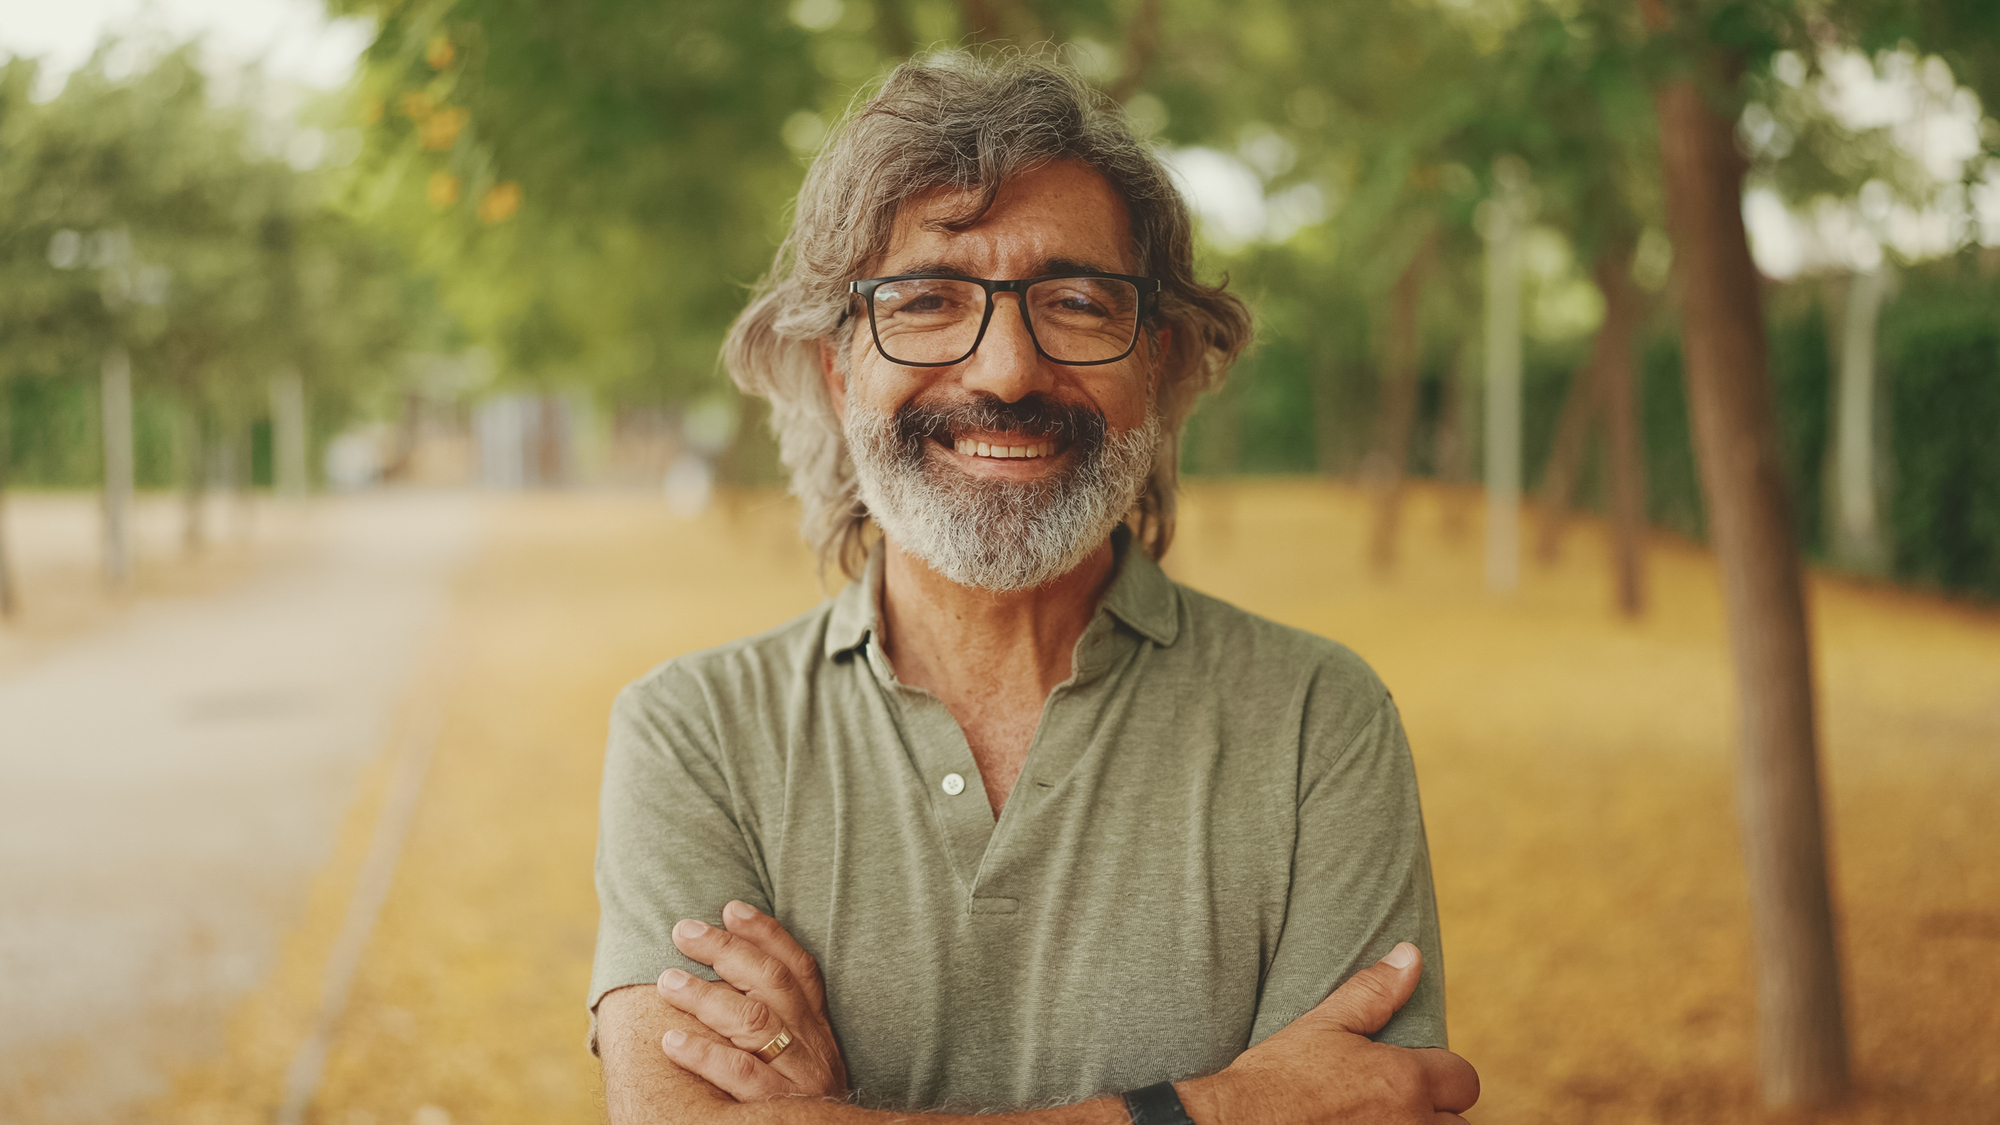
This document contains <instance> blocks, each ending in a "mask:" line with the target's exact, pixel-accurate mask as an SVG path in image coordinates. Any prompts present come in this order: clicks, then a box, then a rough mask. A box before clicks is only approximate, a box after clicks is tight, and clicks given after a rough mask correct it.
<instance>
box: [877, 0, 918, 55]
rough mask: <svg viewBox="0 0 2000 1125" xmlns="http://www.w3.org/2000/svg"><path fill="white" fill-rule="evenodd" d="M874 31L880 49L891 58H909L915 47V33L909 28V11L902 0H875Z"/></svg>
mask: <svg viewBox="0 0 2000 1125" xmlns="http://www.w3.org/2000/svg"><path fill="white" fill-rule="evenodd" d="M875 31H876V34H877V39H878V41H879V42H880V43H881V45H882V49H883V50H884V51H886V52H888V53H889V55H890V56H891V57H893V58H898V59H906V58H909V57H910V55H911V54H912V53H913V52H915V51H916V49H917V35H916V32H914V31H912V30H910V13H909V12H907V11H905V10H904V9H903V3H902V0H875Z"/></svg>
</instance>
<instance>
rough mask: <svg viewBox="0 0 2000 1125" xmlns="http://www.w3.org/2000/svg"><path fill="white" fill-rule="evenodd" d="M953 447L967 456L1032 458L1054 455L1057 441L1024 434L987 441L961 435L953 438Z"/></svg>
mask: <svg viewBox="0 0 2000 1125" xmlns="http://www.w3.org/2000/svg"><path fill="white" fill-rule="evenodd" d="M952 448H953V449H954V450H956V451H957V452H959V453H962V454H964V455H965V456H967V457H985V458H989V459H991V460H995V461H1001V460H1032V459H1034V458H1037V457H1049V456H1052V455H1054V454H1055V452H1056V443H1055V441H1054V439H1052V438H1028V437H1024V436H1016V437H1014V438H1013V439H1012V440H1007V439H1005V438H995V439H992V440H987V441H980V440H979V439H977V438H970V437H959V438H954V439H952Z"/></svg>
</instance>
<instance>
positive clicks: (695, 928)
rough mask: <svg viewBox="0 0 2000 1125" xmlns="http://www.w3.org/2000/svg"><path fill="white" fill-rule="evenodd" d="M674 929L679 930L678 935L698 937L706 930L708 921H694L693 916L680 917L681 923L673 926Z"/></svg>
mask: <svg viewBox="0 0 2000 1125" xmlns="http://www.w3.org/2000/svg"><path fill="white" fill-rule="evenodd" d="M674 929H675V930H677V931H679V932H680V935H681V936H682V937H684V938H698V937H700V936H701V935H703V934H705V933H707V932H708V923H707V922H700V921H696V920H695V919H693V918H683V919H681V924H680V925H678V926H675V927H674Z"/></svg>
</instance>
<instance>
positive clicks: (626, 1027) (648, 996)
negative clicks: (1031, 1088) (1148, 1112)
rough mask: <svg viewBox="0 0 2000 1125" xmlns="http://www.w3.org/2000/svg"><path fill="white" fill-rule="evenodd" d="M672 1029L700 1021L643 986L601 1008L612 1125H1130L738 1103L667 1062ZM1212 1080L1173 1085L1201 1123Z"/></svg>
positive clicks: (839, 1105) (1102, 1104)
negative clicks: (665, 1043)
mask: <svg viewBox="0 0 2000 1125" xmlns="http://www.w3.org/2000/svg"><path fill="white" fill-rule="evenodd" d="M677 1027H678V1028H680V1029H682V1030H685V1031H688V1032H689V1033H690V1034H697V1033H698V1032H697V1031H696V1030H695V1029H696V1027H698V1025H696V1024H694V1023H693V1021H692V1020H690V1019H688V1018H687V1017H686V1016H684V1015H682V1014H681V1013H679V1012H677V1011H675V1010H674V1009H672V1008H670V1007H668V1006H667V1005H666V1004H664V1003H662V1002H660V1000H659V999H658V997H657V995H656V994H655V993H654V991H653V990H652V989H651V988H648V987H646V986H643V985H639V986H634V987H632V988H621V989H619V990H617V991H615V992H612V993H609V994H607V995H606V996H605V997H604V999H603V1001H602V1002H601V1003H600V1004H599V1005H598V1041H599V1048H598V1049H599V1053H600V1054H601V1055H602V1056H603V1060H604V1100H605V1110H606V1115H607V1116H608V1117H609V1119H610V1121H611V1125H666V1123H674V1125H679V1123H681V1122H687V1123H689V1125H886V1123H887V1122H911V1123H913V1125H918V1123H920V1125H955V1123H960V1122H963V1123H965V1125H1128V1123H1129V1121H1130V1120H1131V1118H1130V1116H1129V1115H1128V1114H1127V1113H1126V1112H1125V1103H1124V1101H1123V1100H1122V1099H1120V1098H1117V1097H1106V1098H1093V1099H1091V1100H1090V1101H1086V1102H1078V1103H1076V1104H1074V1105H1066V1106H1055V1107H1051V1108H1048V1109H1035V1110H1023V1111H1021V1112H1017V1113H1008V1114H998V1115H994V1114H979V1115H976V1116H967V1115H959V1114H930V1113H904V1112H895V1111H889V1110H877V1109H863V1108H862V1107H860V1106H857V1105H853V1104H850V1103H847V1102H841V1101H834V1100H832V1099H828V1098H803V1097H801V1098H780V1099H777V1100H774V1101H766V1102H739V1101H737V1100H736V1099H735V1098H732V1097H730V1096H729V1095H728V1094H725V1093H723V1092H722V1091H721V1090H719V1089H717V1088H716V1087H714V1086H713V1085H710V1084H709V1083H708V1082H706V1081H704V1080H702V1079H701V1078H699V1077H697V1076H695V1075H693V1074H689V1073H688V1072H687V1071H685V1070H683V1069H681V1068H680V1067H678V1066H676V1065H674V1064H673V1063H672V1062H671V1061H670V1060H668V1058H667V1057H666V1055H665V1053H664V1052H662V1051H661V1050H660V1037H661V1036H663V1035H665V1034H666V1033H667V1032H668V1031H670V1030H673V1029H674V1028H677ZM1212 1081H1213V1080H1212V1079H1194V1080H1192V1081H1188V1082H1182V1083H1178V1084H1177V1086H1178V1089H1179V1091H1180V1094H1181V1101H1182V1103H1183V1104H1184V1105H1185V1106H1186V1107H1187V1111H1188V1115H1189V1116H1190V1117H1192V1118H1194V1120H1195V1121H1196V1122H1198V1123H1199V1125H1212V1123H1213V1122H1215V1121H1216V1120H1217V1119H1216V1118H1215V1117H1214V1116H1213V1115H1212V1114H1211V1113H1209V1112H1207V1111H1208V1110H1209V1107H1210V1105H1211V1104H1212V1098H1211V1097H1210V1091H1209V1087H1210V1085H1211V1083H1212Z"/></svg>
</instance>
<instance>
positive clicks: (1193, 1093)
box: [1174, 1071, 1226, 1125]
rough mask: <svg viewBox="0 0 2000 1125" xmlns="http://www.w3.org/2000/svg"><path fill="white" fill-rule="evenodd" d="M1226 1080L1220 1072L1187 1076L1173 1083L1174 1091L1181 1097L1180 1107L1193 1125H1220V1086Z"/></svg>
mask: <svg viewBox="0 0 2000 1125" xmlns="http://www.w3.org/2000/svg"><path fill="white" fill-rule="evenodd" d="M1225 1081H1226V1079H1224V1077H1223V1075H1222V1073H1221V1072H1219V1071H1218V1072H1217V1073H1215V1074H1211V1075H1208V1076H1206V1077H1203V1078H1189V1079H1185V1080H1183V1081H1180V1082H1176V1083H1174V1092H1175V1093H1177V1094H1179V1095H1180V1097H1181V1108H1182V1109H1183V1110H1186V1111H1187V1115H1188V1120H1190V1121H1192V1122H1194V1125H1221V1123H1222V1093H1221V1090H1220V1087H1221V1086H1222V1084H1223V1083H1224V1082H1225Z"/></svg>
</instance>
